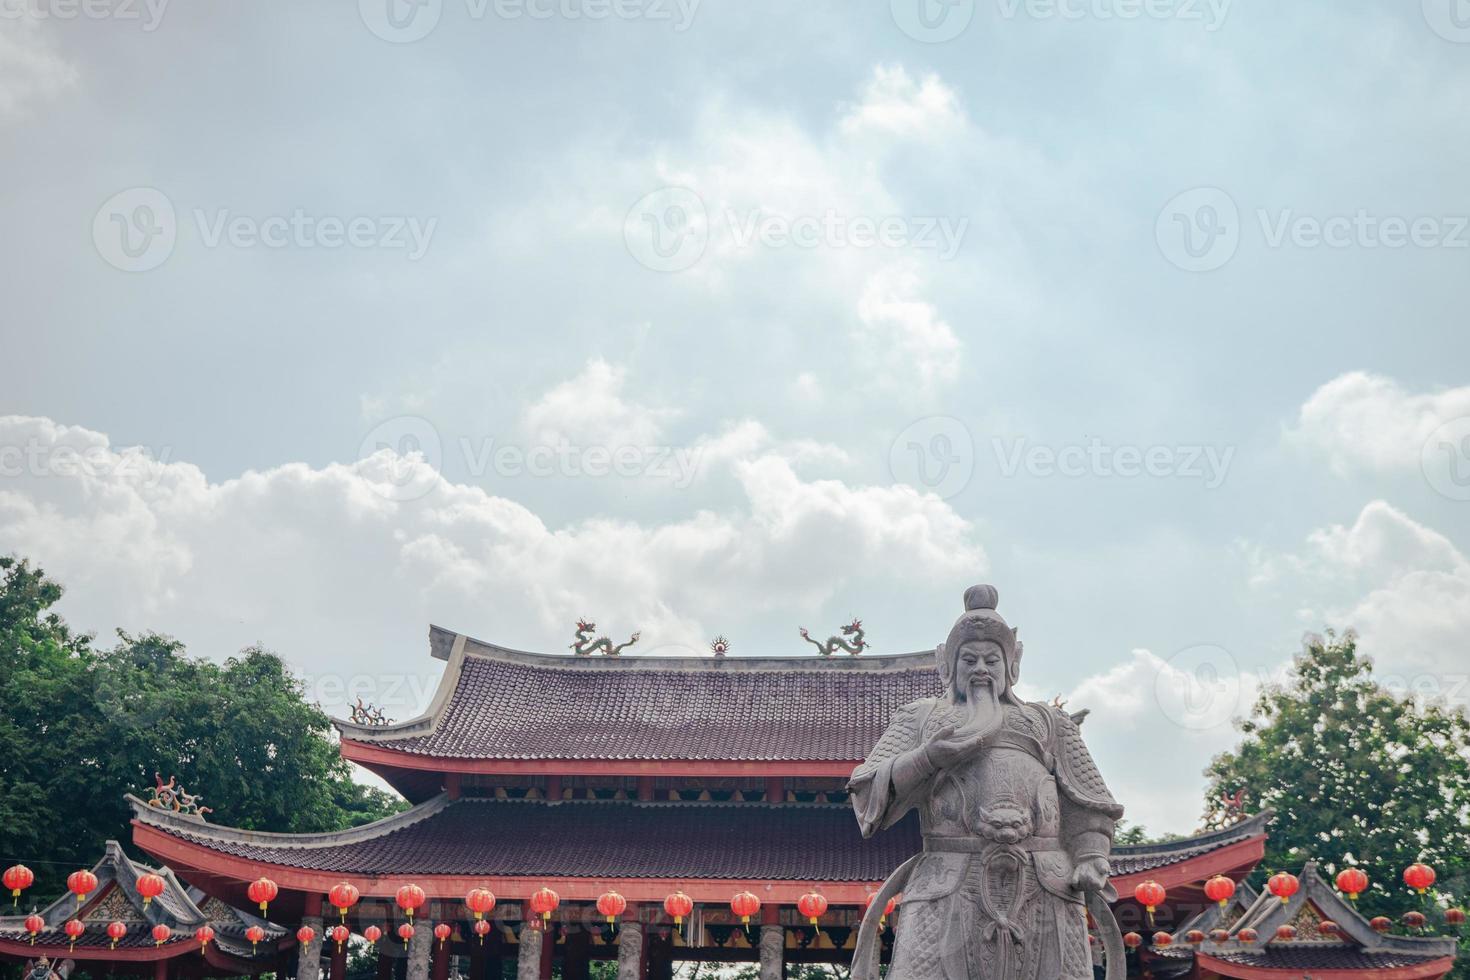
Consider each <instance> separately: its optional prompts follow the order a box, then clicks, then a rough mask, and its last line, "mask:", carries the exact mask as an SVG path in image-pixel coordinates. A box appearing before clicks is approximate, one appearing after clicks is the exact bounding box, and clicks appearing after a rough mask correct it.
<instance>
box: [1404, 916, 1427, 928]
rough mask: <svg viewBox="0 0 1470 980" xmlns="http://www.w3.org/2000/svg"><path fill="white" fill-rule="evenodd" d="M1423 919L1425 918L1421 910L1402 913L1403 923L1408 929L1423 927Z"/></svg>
mask: <svg viewBox="0 0 1470 980" xmlns="http://www.w3.org/2000/svg"><path fill="white" fill-rule="evenodd" d="M1425 921H1426V920H1425V918H1424V913H1423V912H1405V913H1404V925H1406V926H1408V927H1409V928H1410V929H1423V928H1424V923H1425Z"/></svg>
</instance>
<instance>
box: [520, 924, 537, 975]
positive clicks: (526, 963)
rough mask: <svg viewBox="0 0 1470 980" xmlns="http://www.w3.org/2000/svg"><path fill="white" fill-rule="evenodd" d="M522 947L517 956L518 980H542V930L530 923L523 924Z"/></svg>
mask: <svg viewBox="0 0 1470 980" xmlns="http://www.w3.org/2000/svg"><path fill="white" fill-rule="evenodd" d="M520 939H521V945H520V950H519V952H518V954H517V956H516V980H541V948H542V947H541V943H542V936H541V930H540V929H537V928H536V927H535V926H533V925H531V923H529V922H525V923H522V924H521V936H520Z"/></svg>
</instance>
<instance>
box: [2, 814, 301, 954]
mask: <svg viewBox="0 0 1470 980" xmlns="http://www.w3.org/2000/svg"><path fill="white" fill-rule="evenodd" d="M140 802H141V801H140ZM144 805H145V806H146V804H144ZM92 873H93V874H94V875H96V876H97V888H96V890H95V891H93V892H92V893H91V895H90V896H88V898H87V901H86V903H85V904H84V905H83V906H82V908H81V909H80V911H79V910H78V909H77V900H76V896H74V895H72V894H71V893H70V892H68V893H66V894H64V895H62V896H61V897H60V898H58V899H56V900H55V901H54V902H52V903H51V904H50V905H48V906H46V908H45V910H44V911H41V912H40V913H39V914H40V916H41V918H42V919H43V920H45V923H46V926H45V928H44V929H43V930H42V931H41V932H39V933H37V935H36V936H35V942H34V944H32V942H31V938H32V937H31V935H30V933H28V932H26V930H25V914H20V915H11V916H0V951H8V952H14V951H15V948H16V947H19V946H21V945H23V946H24V947H25V951H26V953H27V954H28V955H29V954H31V953H32V951H33V952H34V953H35V954H41V953H46V952H51V953H54V952H55V951H56V950H57V948H60V949H62V950H64V951H67V952H66V955H68V956H72V957H74V958H89V957H88V956H87V952H88V951H92V952H93V953H94V954H96V957H100V958H104V959H105V958H108V956H107V954H110V953H114V952H115V950H114V949H113V948H112V940H111V939H110V938H109V937H108V936H107V931H106V930H107V924H108V923H109V922H113V921H117V922H121V923H123V925H125V926H127V928H128V931H127V934H126V935H125V936H123V937H122V938H121V939H119V940H118V941H117V949H120V950H125V949H139V950H145V951H147V950H151V951H153V952H154V953H157V954H159V955H162V956H171V955H177V954H178V953H182V952H186V951H188V950H193V949H198V948H199V941H198V940H197V939H195V938H194V930H195V929H197V928H198V927H200V926H202V925H205V924H208V925H209V926H210V927H211V928H213V929H214V932H215V938H214V944H215V945H216V946H217V947H218V948H219V949H221V950H223V951H224V952H225V953H226V954H228V955H230V956H233V957H236V958H237V959H241V960H249V959H251V958H252V957H255V956H261V957H264V956H268V955H272V954H274V952H275V948H276V944H277V943H278V942H279V941H280V940H282V939H283V938H285V936H286V930H285V929H283V928H281V927H280V926H277V925H273V924H272V923H270V922H267V921H266V920H264V919H260V918H257V917H256V916H253V915H251V914H250V913H248V912H243V911H241V910H240V909H237V908H233V907H231V906H228V905H226V904H224V903H223V902H220V901H219V900H218V899H214V898H210V897H208V896H207V895H205V894H204V892H202V891H200V890H199V889H197V888H192V887H189V886H187V885H185V884H184V883H183V882H181V881H179V879H178V878H177V877H176V876H175V875H174V873H173V871H171V870H170V869H169V868H167V867H158V868H150V867H148V866H146V865H143V864H138V863H137V862H135V861H133V860H132V859H130V858H129V857H128V856H127V855H126V854H125V853H123V849H122V845H120V844H119V843H118V842H117V841H112V840H110V841H108V842H107V846H106V849H105V851H104V852H103V856H102V859H101V860H100V861H98V862H97V863H96V864H95V865H94V866H93V867H92ZM145 874H156V875H158V876H159V877H161V878H162V879H163V882H164V890H163V894H161V895H159V896H158V897H157V898H155V899H153V900H152V901H151V902H149V903H147V904H146V905H145V904H144V902H143V897H142V896H141V895H139V894H138V888H137V882H138V878H140V877H141V876H143V875H145ZM72 918H78V919H81V921H82V922H83V924H85V925H86V927H87V928H86V931H85V932H83V933H82V935H81V936H79V937H78V938H77V939H76V942H75V944H74V945H75V951H71V950H70V949H69V947H71V946H72V945H73V943H72V940H71V938H70V937H69V936H67V935H66V933H65V932H63V931H62V926H63V925H64V924H65V923H66V921H67V920H68V919H72ZM156 925H166V926H168V927H169V929H170V930H172V935H170V936H169V938H168V939H167V940H166V941H165V942H164V943H163V944H162V945H161V947H160V944H158V943H156V942H155V941H154V939H153V936H152V929H153V927H154V926H156ZM252 925H258V926H260V927H261V928H263V929H265V931H266V938H265V939H264V940H263V942H262V944H261V945H260V947H259V949H258V950H256V951H252V947H251V943H250V941H249V940H248V939H246V938H245V930H246V929H248V928H249V927H250V926H252ZM93 958H95V957H93Z"/></svg>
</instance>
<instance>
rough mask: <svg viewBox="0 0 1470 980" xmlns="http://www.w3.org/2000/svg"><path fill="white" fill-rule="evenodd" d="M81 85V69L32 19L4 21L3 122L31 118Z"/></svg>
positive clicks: (0, 60)
mask: <svg viewBox="0 0 1470 980" xmlns="http://www.w3.org/2000/svg"><path fill="white" fill-rule="evenodd" d="M76 82H77V70H76V68H75V66H73V65H72V64H71V63H70V62H68V61H67V60H66V59H65V58H63V57H62V56H61V54H60V53H59V52H58V51H57V50H56V46H55V45H54V44H52V43H51V41H50V39H49V38H48V36H47V35H46V34H45V33H44V31H43V28H42V27H41V25H40V24H39V23H38V22H37V21H36V20H34V19H33V18H30V17H10V16H7V17H3V18H0V121H5V120H13V119H19V118H23V117H25V116H27V115H29V114H30V113H31V112H32V111H33V110H34V108H35V105H36V103H39V102H44V101H48V100H50V99H54V98H55V97H56V96H58V95H60V94H61V93H62V92H64V91H66V90H67V89H69V88H71V87H72V86H73V85H75V84H76Z"/></svg>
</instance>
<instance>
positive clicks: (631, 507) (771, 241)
mask: <svg viewBox="0 0 1470 980" xmlns="http://www.w3.org/2000/svg"><path fill="white" fill-rule="evenodd" d="M1459 2H1460V0H1423V4H1422V9H1421V4H1420V3H1419V2H1407V3H1402V4H1382V3H1374V2H1343V0H1332V2H1328V0H1301V2H1296V3H1291V4H1279V3H1273V2H1270V0H1233V2H1232V0H1149V2H1148V3H1142V2H1137V0H949V2H940V0H892V2H889V0H872V2H866V3H861V4H854V3H850V2H835V0H834V2H830V3H829V2H809V3H804V4H777V3H766V2H757V0H739V2H735V0H702V2H696V0H417V2H416V3H410V2H409V0H361V2H360V3H356V4H354V3H352V2H351V0H338V2H332V3H326V2H322V3H297V4H287V3H272V2H257V3H250V4H225V3H211V2H204V3H191V4H183V3H178V4H171V3H167V2H166V0H149V2H145V0H87V2H86V3H85V4H84V3H82V2H81V0H6V2H5V3H4V9H3V16H0V161H3V162H0V166H3V167H4V168H5V173H6V175H7V178H8V179H6V180H5V181H3V183H0V218H3V227H4V234H3V235H0V267H3V268H4V270H5V272H4V281H5V284H6V285H5V290H4V302H3V304H0V351H3V358H0V361H3V364H4V366H5V371H4V384H3V386H0V552H11V553H16V554H20V555H25V556H29V557H30V558H32V559H34V560H35V561H36V562H37V563H39V564H40V565H42V566H43V567H45V568H46V569H47V570H48V571H49V572H50V573H52V574H53V575H54V576H56V577H58V578H59V579H61V580H62V581H63V582H64V583H65V584H66V585H67V587H68V590H69V591H68V595H67V597H66V599H65V601H64V606H63V609H64V612H65V613H66V615H67V616H68V617H69V618H70V619H71V620H72V621H73V622H74V623H75V624H77V625H79V626H82V627H85V628H87V629H91V630H95V631H97V632H98V634H99V636H100V637H102V638H103V639H104V640H105V639H106V638H107V637H109V636H110V635H111V631H112V630H113V629H115V628H119V627H121V628H124V629H127V630H130V631H138V630H145V629H157V630H161V631H165V632H169V633H172V634H174V635H175V636H177V637H178V638H180V639H181V640H183V641H185V642H186V643H187V644H188V646H189V648H190V649H191V650H192V651H193V652H195V653H197V654H202V655H207V656H210V657H216V658H223V657H225V656H228V655H230V654H231V653H232V652H234V651H235V650H237V649H239V648H240V647H241V646H244V645H246V644H250V643H255V642H260V643H263V644H265V645H267V646H269V647H271V648H273V649H275V650H278V651H279V652H281V653H282V654H283V655H284V656H285V657H286V658H287V659H288V660H289V661H290V662H291V663H292V664H293V665H295V666H296V667H297V669H299V670H300V671H301V672H302V674H303V676H305V677H306V678H307V679H308V680H309V682H310V684H311V690H312V692H313V695H314V696H316V697H318V698H319V699H320V700H321V701H322V702H323V703H324V704H325V705H326V706H327V707H328V708H329V709H331V710H334V711H340V710H341V708H342V704H343V702H344V701H345V700H346V699H347V696H348V695H349V694H352V693H364V694H366V695H367V696H368V698H369V699H370V700H375V701H378V702H381V703H384V704H385V705H386V706H387V708H388V710H389V713H390V714H392V715H395V716H397V717H400V718H402V717H405V716H408V715H411V714H413V713H414V712H415V711H416V710H417V708H418V707H420V705H421V704H422V702H423V701H424V700H426V699H427V697H428V695H429V693H430V692H431V691H432V687H433V684H434V682H435V680H436V677H437V670H436V668H437V667H438V666H439V665H438V664H437V662H434V661H429V660H428V659H427V657H426V628H427V625H428V624H429V623H430V622H434V623H439V624H442V625H444V626H447V627H450V628H452V629H457V630H460V631H462V632H466V633H470V634H472V635H475V636H479V637H482V638H485V639H490V640H494V641H498V642H501V643H504V644H507V645H511V646H516V647H520V648H525V649H537V650H548V651H558V650H564V649H565V648H566V645H567V644H568V643H569V642H570V641H571V635H570V634H571V626H572V624H573V622H574V621H575V619H576V617H578V616H579V615H585V616H589V617H592V618H595V619H596V620H597V621H598V624H599V626H600V627H602V628H603V629H604V630H606V631H608V632H609V633H611V634H613V635H614V636H615V637H617V638H619V639H621V638H623V637H625V636H626V634H628V633H630V632H632V631H633V630H635V629H637V630H641V631H642V640H641V641H640V643H639V645H638V647H636V648H635V650H636V651H640V652H647V653H678V652H688V651H691V650H694V651H698V650H703V649H705V645H706V644H707V643H708V641H709V639H710V638H711V637H712V636H714V635H715V634H717V633H723V634H725V635H727V636H728V637H730V639H731V640H732V641H733V644H734V647H733V651H732V653H733V654H736V655H738V654H777V655H802V654H803V653H804V652H808V653H809V652H811V651H810V648H809V647H805V646H804V645H803V644H802V643H801V641H800V639H799V638H798V637H797V634H796V629H797V627H798V626H799V625H804V626H807V627H809V628H810V629H811V630H812V631H813V633H815V634H817V635H819V636H825V635H827V634H829V633H831V632H834V631H835V628H836V627H837V626H838V625H840V624H841V623H842V622H845V621H846V620H847V619H849V618H850V617H852V616H861V617H862V618H863V620H864V622H865V624H866V626H867V629H868V637H869V639H870V640H871V641H872V643H873V644H874V648H875V650H876V651H878V652H901V651H912V650H919V649H925V648H930V647H932V646H933V645H934V644H935V643H936V642H937V641H938V640H940V639H941V638H942V637H943V635H944V633H945V632H946V631H947V629H948V626H949V624H950V622H951V621H952V619H953V617H954V615H955V614H956V612H957V611H958V608H959V601H960V594H961V592H962V591H963V589H964V587H965V586H967V585H970V584H972V583H974V582H977V581H982V580H983V581H992V582H994V583H996V584H997V585H998V586H999V588H1000V590H1001V595H1002V602H1001V609H1002V612H1003V613H1005V614H1006V615H1007V616H1008V617H1009V618H1010V620H1011V622H1012V623H1015V624H1019V625H1020V627H1021V631H1022V636H1023V638H1024V639H1025V640H1026V641H1027V661H1026V667H1025V682H1026V688H1027V691H1028V692H1029V693H1030V694H1032V695H1034V696H1037V697H1046V698H1050V697H1052V696H1053V695H1056V694H1058V693H1061V694H1063V695H1064V696H1066V697H1067V698H1069V699H1070V703H1071V704H1072V705H1073V706H1074V707H1083V706H1086V707H1091V708H1092V709H1093V710H1094V715H1093V718H1092V720H1090V721H1089V723H1088V730H1089V734H1090V738H1091V739H1092V741H1093V743H1094V745H1095V747H1096V750H1097V754H1098V755H1099V756H1100V760H1101V763H1102V765H1103V768H1104V770H1105V772H1106V773H1107V774H1108V776H1109V777H1110V780H1111V781H1112V782H1113V784H1114V786H1115V789H1116V791H1117V792H1118V795H1119V796H1120V797H1121V798H1122V799H1123V800H1124V802H1125V803H1126V804H1127V805H1128V807H1129V809H1130V817H1132V818H1133V819H1134V820H1135V821H1139V822H1142V823H1144V824H1146V825H1147V826H1149V827H1150V828H1151V829H1155V830H1176V831H1187V830H1190V829H1191V828H1193V827H1194V826H1195V823H1196V821H1197V819H1198V816H1199V812H1200V808H1201V793H1202V785H1203V781H1202V778H1201V776H1200V771H1201V769H1202V768H1203V767H1204V765H1205V764H1206V762H1207V761H1208V759H1209V757H1210V756H1211V754H1213V753H1214V752H1217V751H1220V750H1221V749H1223V748H1226V747H1228V746H1229V745H1230V744H1231V743H1232V741H1233V738H1234V732H1233V729H1232V727H1231V724H1230V720H1231V717H1232V715H1234V714H1238V712H1239V710H1240V709H1241V708H1243V707H1244V706H1245V705H1246V704H1247V703H1248V700H1249V698H1250V694H1251V692H1252V691H1253V690H1254V689H1255V687H1256V686H1257V684H1258V683H1259V682H1260V679H1261V678H1265V677H1270V676H1271V675H1272V674H1274V673H1276V672H1278V671H1280V670H1281V669H1282V667H1283V665H1285V664H1288V663H1289V662H1290V658H1291V656H1292V655H1293V653H1294V652H1295V651H1296V650H1297V649H1298V648H1299V645H1300V641H1301V637H1302V635H1303V634H1304V633H1305V632H1307V631H1314V630H1322V629H1324V628H1326V627H1329V626H1330V627H1335V628H1338V629H1344V628H1348V627H1353V628H1356V629H1357V630H1358V631H1359V632H1360V633H1361V635H1362V642H1363V645H1364V648H1365V649H1366V650H1367V651H1368V652H1369V653H1371V654H1372V656H1373V657H1374V658H1375V660H1376V661H1377V663H1378V665H1379V668H1380V670H1381V671H1382V672H1383V673H1385V674H1386V675H1388V676H1389V677H1391V678H1392V679H1393V680H1394V682H1395V683H1399V684H1403V685H1405V686H1409V685H1412V686H1413V687H1414V689H1415V690H1418V691H1421V692H1422V693H1428V694H1436V693H1437V694H1440V695H1443V696H1447V697H1451V698H1455V699H1458V701H1459V703H1461V704H1463V703H1465V702H1466V701H1470V690H1467V689H1464V688H1465V682H1464V676H1465V675H1466V674H1467V673H1470V646H1467V640H1466V637H1467V636H1470V557H1467V555H1470V520H1467V517H1470V370H1467V364H1470V331H1467V330H1466V329H1465V309H1466V304H1465V298H1466V289H1467V283H1470V276H1467V262H1470V227H1467V225H1470V220H1467V217H1466V216H1467V215H1470V192H1467V189H1466V184H1465V180H1464V174H1465V172H1466V170H1467V167H1470V130H1467V129H1466V127H1465V126H1464V118H1465V109H1466V105H1467V101H1470V10H1466V9H1463V4H1462V5H1461V8H1459V9H1457V8H1456V6H1455V4H1456V3H1459Z"/></svg>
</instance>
